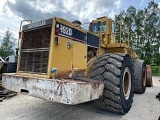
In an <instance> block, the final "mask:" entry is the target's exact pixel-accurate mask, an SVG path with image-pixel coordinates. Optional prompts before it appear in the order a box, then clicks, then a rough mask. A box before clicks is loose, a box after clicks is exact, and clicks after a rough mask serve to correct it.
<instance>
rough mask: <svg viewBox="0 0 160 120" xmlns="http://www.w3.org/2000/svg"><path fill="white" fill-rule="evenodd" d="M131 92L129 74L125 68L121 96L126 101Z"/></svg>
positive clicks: (128, 70)
mask: <svg viewBox="0 0 160 120" xmlns="http://www.w3.org/2000/svg"><path fill="white" fill-rule="evenodd" d="M130 92H131V72H130V69H129V68H128V67H126V68H125V70H124V74H123V94H124V97H125V99H126V100H128V98H129V96H130Z"/></svg>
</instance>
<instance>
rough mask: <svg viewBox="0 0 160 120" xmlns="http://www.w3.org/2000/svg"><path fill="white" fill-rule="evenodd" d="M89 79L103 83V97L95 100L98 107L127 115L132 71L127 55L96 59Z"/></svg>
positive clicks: (118, 54) (130, 100) (131, 90)
mask: <svg viewBox="0 0 160 120" xmlns="http://www.w3.org/2000/svg"><path fill="white" fill-rule="evenodd" d="M90 77H91V78H92V79H95V80H102V81H104V91H103V96H102V97H101V98H100V99H98V100H95V103H96V105H98V107H100V108H102V109H105V110H109V111H113V112H116V113H121V114H125V113H127V112H128V111H129V110H130V108H131V106H132V102H133V95H134V93H133V85H134V70H133V65H132V62H131V59H130V57H129V55H127V54H122V53H115V54H113V53H112V54H105V55H103V56H101V57H100V58H98V59H97V60H96V61H95V63H94V65H93V68H92V72H91V75H90Z"/></svg>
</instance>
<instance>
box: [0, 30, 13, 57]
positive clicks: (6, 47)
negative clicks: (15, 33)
mask: <svg viewBox="0 0 160 120" xmlns="http://www.w3.org/2000/svg"><path fill="white" fill-rule="evenodd" d="M11 39H12V33H11V32H10V31H9V30H7V31H6V32H5V36H4V38H3V41H2V44H1V46H0V56H1V57H3V58H5V57H7V56H9V55H12V54H14V50H13V47H14V42H13V41H11Z"/></svg>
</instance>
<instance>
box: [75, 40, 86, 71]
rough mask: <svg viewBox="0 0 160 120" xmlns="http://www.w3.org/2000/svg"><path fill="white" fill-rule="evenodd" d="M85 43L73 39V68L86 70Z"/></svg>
mask: <svg viewBox="0 0 160 120" xmlns="http://www.w3.org/2000/svg"><path fill="white" fill-rule="evenodd" d="M86 66H87V45H86V44H82V43H78V42H76V41H73V69H77V70H78V69H81V70H84V69H85V70H86Z"/></svg>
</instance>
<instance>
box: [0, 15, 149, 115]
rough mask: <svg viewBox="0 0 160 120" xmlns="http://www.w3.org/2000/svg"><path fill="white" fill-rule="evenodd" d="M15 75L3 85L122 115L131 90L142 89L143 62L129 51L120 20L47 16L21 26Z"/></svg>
mask: <svg viewBox="0 0 160 120" xmlns="http://www.w3.org/2000/svg"><path fill="white" fill-rule="evenodd" d="M21 28H22V29H21V30H20V37H19V53H18V64H17V71H16V73H4V74H3V76H2V77H3V78H2V85H3V87H5V88H7V89H10V90H12V91H16V92H22V93H26V94H28V95H31V96H34V97H38V98H42V99H46V100H49V101H53V102H58V103H63V104H69V105H74V104H80V103H84V102H87V101H92V100H94V101H95V104H97V105H98V107H100V108H102V109H106V110H109V111H114V112H117V113H121V114H125V113H127V112H128V111H129V110H130V108H131V106H132V102H133V96H134V92H138V93H144V92H145V89H146V85H145V84H146V64H145V62H144V61H143V60H140V59H139V58H138V57H137V55H136V54H135V53H134V52H133V51H132V50H131V47H130V45H129V43H130V41H129V38H130V37H129V32H128V29H127V26H126V25H125V24H124V23H123V22H116V21H113V20H111V19H110V18H107V17H101V18H97V19H96V20H93V21H91V22H90V23H89V30H86V29H84V28H82V27H81V22H80V21H77V20H76V21H73V22H69V21H67V20H65V19H62V18H57V17H54V18H51V19H46V20H42V21H38V22H33V23H32V22H31V23H30V24H27V25H23V26H21Z"/></svg>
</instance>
